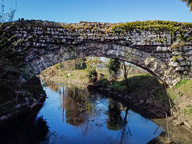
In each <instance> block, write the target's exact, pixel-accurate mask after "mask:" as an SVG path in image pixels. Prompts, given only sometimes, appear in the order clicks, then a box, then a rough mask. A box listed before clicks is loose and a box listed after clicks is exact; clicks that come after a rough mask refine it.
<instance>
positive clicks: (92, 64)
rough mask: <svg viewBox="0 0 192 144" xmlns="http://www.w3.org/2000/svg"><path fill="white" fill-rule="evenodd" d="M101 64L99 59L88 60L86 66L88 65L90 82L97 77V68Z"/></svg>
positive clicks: (88, 58) (90, 58)
mask: <svg viewBox="0 0 192 144" xmlns="http://www.w3.org/2000/svg"><path fill="white" fill-rule="evenodd" d="M99 64H100V60H99V58H97V57H87V58H86V65H87V71H88V75H87V77H88V78H89V80H93V79H95V78H96V77H97V71H96V68H97V66H98V65H99Z"/></svg>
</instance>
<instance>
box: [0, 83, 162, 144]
mask: <svg viewBox="0 0 192 144" xmlns="http://www.w3.org/2000/svg"><path fill="white" fill-rule="evenodd" d="M43 87H44V90H45V91H46V94H47V99H46V101H45V103H44V106H43V107H42V108H41V110H40V111H39V112H38V114H37V116H36V115H35V117H34V118H31V121H30V122H28V123H27V124H22V125H16V126H14V127H11V130H10V129H6V130H7V131H6V130H5V131H4V132H3V133H1V132H0V133H1V136H0V137H1V139H0V143H1V144H2V143H8V144H9V143H10V144H12V143H14V144H36V143H40V144H64V143H65V144H145V143H148V142H149V141H151V140H152V139H154V138H155V137H157V136H158V135H159V134H160V133H161V132H162V131H163V129H162V128H161V127H159V126H158V125H156V124H155V123H154V122H152V121H150V120H149V119H146V118H144V117H142V116H141V115H140V114H138V113H136V112H134V111H132V110H131V109H129V106H126V105H123V104H122V103H120V102H118V101H115V100H113V99H111V98H109V97H106V96H105V95H102V94H99V93H89V92H88V91H87V90H86V89H81V88H78V87H76V86H71V85H67V84H55V83H52V84H49V85H46V86H45V85H43ZM26 121H28V120H26ZM29 123H30V124H29Z"/></svg>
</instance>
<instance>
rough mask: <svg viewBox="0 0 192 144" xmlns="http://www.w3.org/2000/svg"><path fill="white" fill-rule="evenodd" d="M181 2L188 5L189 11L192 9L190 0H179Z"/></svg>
mask: <svg viewBox="0 0 192 144" xmlns="http://www.w3.org/2000/svg"><path fill="white" fill-rule="evenodd" d="M181 1H183V2H186V4H187V6H188V7H190V10H189V11H192V0H181Z"/></svg>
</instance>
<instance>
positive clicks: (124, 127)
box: [107, 98, 132, 144]
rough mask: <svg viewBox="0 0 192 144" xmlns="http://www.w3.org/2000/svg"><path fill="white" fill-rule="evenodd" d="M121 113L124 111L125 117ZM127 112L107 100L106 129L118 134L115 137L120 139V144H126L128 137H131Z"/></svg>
mask: <svg viewBox="0 0 192 144" xmlns="http://www.w3.org/2000/svg"><path fill="white" fill-rule="evenodd" d="M122 111H125V115H123V114H122ZM128 111H129V108H128V107H125V106H123V105H122V104H121V103H119V102H116V101H114V100H112V99H110V98H109V104H108V113H107V115H108V117H109V118H108V120H107V128H108V129H109V130H115V131H119V132H120V133H119V135H118V137H117V139H120V140H119V141H120V142H119V143H120V144H123V143H128V138H129V136H132V133H131V130H130V128H129V125H128V121H127V116H128Z"/></svg>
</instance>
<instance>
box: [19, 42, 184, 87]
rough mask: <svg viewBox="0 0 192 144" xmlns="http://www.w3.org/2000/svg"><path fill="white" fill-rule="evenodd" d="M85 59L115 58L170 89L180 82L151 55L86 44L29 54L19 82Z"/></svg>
mask: <svg viewBox="0 0 192 144" xmlns="http://www.w3.org/2000/svg"><path fill="white" fill-rule="evenodd" d="M88 56H96V57H108V58H117V59H120V60H122V61H127V62H129V63H132V64H134V65H136V66H139V67H141V68H143V69H145V70H147V71H148V72H149V73H151V74H152V75H154V76H156V77H157V78H158V79H160V80H161V81H163V82H164V83H165V84H167V85H169V86H174V85H175V83H177V82H179V81H180V76H179V75H178V74H177V73H175V72H174V71H173V69H172V68H170V67H169V66H168V65H166V63H165V62H163V61H161V60H160V59H157V58H155V57H152V56H151V54H150V53H147V52H145V51H142V50H137V49H136V48H131V47H129V46H124V45H120V44H113V43H100V42H94V43H92V42H89V43H88V42H87V43H83V44H75V45H61V46H60V47H58V48H53V49H52V48H49V47H48V48H47V49H46V50H45V49H43V50H39V51H38V52H37V51H33V50H32V49H31V50H30V51H29V52H28V54H27V56H26V57H25V63H26V68H25V70H24V72H23V74H22V75H21V77H20V80H21V81H22V82H25V81H27V80H28V79H30V78H31V77H32V76H34V75H37V74H39V73H40V72H41V71H42V70H44V69H46V68H48V67H50V66H53V65H55V64H57V63H60V62H64V61H66V60H71V59H75V58H85V57H88Z"/></svg>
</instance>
